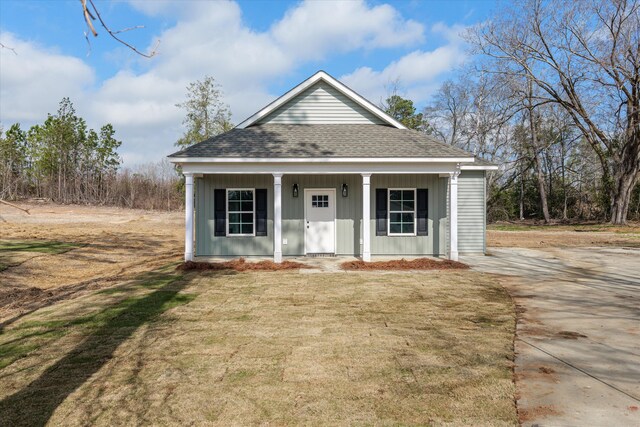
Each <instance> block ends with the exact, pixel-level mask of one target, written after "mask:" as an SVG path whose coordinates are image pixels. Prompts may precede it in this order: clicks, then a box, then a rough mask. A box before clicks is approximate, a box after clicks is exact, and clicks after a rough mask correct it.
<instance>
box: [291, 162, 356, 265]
mask: <svg viewBox="0 0 640 427" xmlns="http://www.w3.org/2000/svg"><path fill="white" fill-rule="evenodd" d="M293 184H298V191H299V192H298V197H293V191H292V189H293ZM342 184H347V186H348V188H349V192H348V193H349V194H348V196H347V197H342ZM305 188H306V189H313V188H322V189H326V188H333V189H335V190H336V201H335V203H336V236H337V239H336V255H351V256H359V255H360V240H361V239H360V238H361V234H360V233H361V222H362V177H361V176H360V175H353V174H344V175H285V176H283V177H282V238H283V239H286V240H287V243H286V244H284V243H283V245H282V254H283V255H284V256H293V255H304V238H305V227H306V224H305V219H304V190H305Z"/></svg>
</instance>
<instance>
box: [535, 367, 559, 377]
mask: <svg viewBox="0 0 640 427" xmlns="http://www.w3.org/2000/svg"><path fill="white" fill-rule="evenodd" d="M538 371H540V372H541V373H543V374H546V375H551V374H555V373H556V371H555V369H553V368H549V367H548V366H540V367H539V368H538Z"/></svg>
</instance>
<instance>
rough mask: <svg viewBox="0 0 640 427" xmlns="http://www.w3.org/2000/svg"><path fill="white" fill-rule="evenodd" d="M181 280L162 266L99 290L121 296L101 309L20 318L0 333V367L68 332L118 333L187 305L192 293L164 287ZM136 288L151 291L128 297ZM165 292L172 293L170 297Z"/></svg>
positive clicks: (180, 276)
mask: <svg viewBox="0 0 640 427" xmlns="http://www.w3.org/2000/svg"><path fill="white" fill-rule="evenodd" d="M181 279H182V275H181V274H177V273H173V272H172V273H168V272H167V268H166V267H163V268H162V269H160V270H157V271H154V272H151V273H145V274H143V275H141V276H140V277H138V278H137V279H136V280H135V281H133V282H130V283H127V284H125V285H122V286H118V287H115V288H110V289H107V290H105V291H110V292H105V291H101V292H100V293H102V292H104V293H108V294H112V293H115V292H114V291H118V293H120V294H121V295H122V296H123V298H122V299H120V300H118V301H117V302H116V303H115V304H113V305H111V306H107V307H106V308H103V309H102V310H99V311H96V312H92V313H88V314H85V315H82V316H78V317H74V318H70V319H69V318H62V319H52V320H30V321H24V322H22V323H20V324H18V325H17V326H16V327H15V328H12V329H10V330H9V331H6V332H4V333H2V334H0V369H2V368H5V367H7V366H9V365H11V364H12V363H14V362H15V361H16V360H18V359H21V358H23V357H26V356H27V355H28V354H29V353H31V352H33V351H36V350H38V349H40V348H41V347H43V346H45V345H50V344H51V342H52V341H53V340H56V339H59V338H61V337H63V336H65V335H67V334H69V333H71V332H79V333H80V334H82V335H88V334H91V333H96V332H97V333H98V334H100V335H113V334H115V335H118V333H119V330H120V329H126V328H136V327H138V326H140V324H141V323H143V322H142V321H143V320H144V321H145V322H147V321H153V320H155V318H156V317H157V316H158V315H159V314H161V313H163V312H165V311H166V310H169V309H170V308H173V307H176V306H178V305H182V304H187V303H189V302H190V301H191V300H193V299H194V298H195V295H192V294H180V293H176V292H175V291H174V290H173V289H169V290H166V289H168V288H170V285H173V284H175V283H176V282H178V281H179V280H181ZM140 289H148V290H151V291H152V292H146V293H143V294H136V295H132V296H128V295H129V294H132V293H134V292H138V293H139V290H140ZM167 292H171V293H172V294H171V295H170V297H168V294H167ZM142 302H144V303H142Z"/></svg>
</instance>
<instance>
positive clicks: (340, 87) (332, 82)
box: [236, 71, 406, 129]
mask: <svg viewBox="0 0 640 427" xmlns="http://www.w3.org/2000/svg"><path fill="white" fill-rule="evenodd" d="M321 80H322V81H324V82H325V83H327V84H328V85H329V86H331V87H333V88H334V89H335V90H337V91H338V92H340V93H342V94H343V95H344V96H346V97H347V98H349V99H351V100H352V101H353V102H355V103H356V104H358V105H360V106H361V107H362V108H364V109H365V110H367V111H369V112H370V113H372V114H373V115H375V116H377V117H379V118H380V119H382V120H383V121H384V122H386V123H388V124H390V125H391V126H393V127H395V128H398V129H406V127H405V126H404V125H403V124H402V123H400V122H399V121H397V120H396V119H394V118H393V117H391V116H389V115H388V114H387V113H385V112H384V111H382V110H381V109H380V108H378V107H376V106H375V105H374V104H372V103H371V102H369V101H368V100H366V99H365V98H363V97H362V96H360V95H358V94H357V93H356V92H354V91H353V90H351V89H349V88H348V87H347V86H345V85H344V84H343V83H341V82H340V81H338V80H337V79H335V78H333V77H331V76H330V75H329V74H328V73H326V72H324V71H318V72H317V73H315V74H314V75H313V76H311V77H309V78H308V79H307V80H305V81H303V82H302V83H300V84H299V85H298V86H296V87H294V88H293V89H291V90H290V91H289V92H287V93H285V94H284V95H282V96H281V97H280V98H277V99H276V100H275V101H273V102H271V103H270V104H269V105H267V106H266V107H264V108H263V109H261V110H260V111H258V112H257V113H255V114H254V115H252V116H251V117H249V118H248V119H246V120H245V121H243V122H242V123H240V124H239V125H238V126H236V128H239V129H244V128H246V127H249V126H251V125H252V124H254V123H256V122H257V121H259V120H262V119H264V118H265V117H267V116H268V115H269V114H271V113H272V112H274V111H275V110H277V109H278V108H279V107H281V106H282V105H284V104H285V103H287V102H288V101H290V100H291V99H293V98H295V97H296V96H298V95H299V94H300V93H302V92H304V91H305V90H306V89H308V88H309V87H311V86H312V85H314V84H315V83H317V82H319V81H321Z"/></svg>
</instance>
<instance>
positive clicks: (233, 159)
mask: <svg viewBox="0 0 640 427" xmlns="http://www.w3.org/2000/svg"><path fill="white" fill-rule="evenodd" d="M168 159H169V161H170V162H171V163H176V164H180V163H238V164H242V163H464V162H473V160H474V159H473V157H295V158H292V157H281V158H278V157H275V158H274V157H269V158H264V157H257V158H251V157H172V156H168ZM461 168H463V169H464V166H461ZM496 169H497V166H496Z"/></svg>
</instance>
